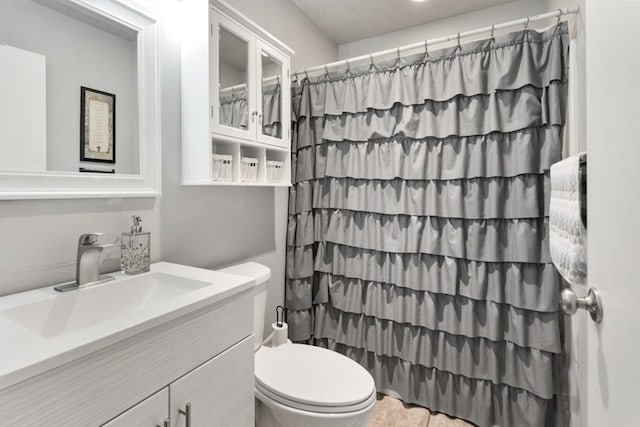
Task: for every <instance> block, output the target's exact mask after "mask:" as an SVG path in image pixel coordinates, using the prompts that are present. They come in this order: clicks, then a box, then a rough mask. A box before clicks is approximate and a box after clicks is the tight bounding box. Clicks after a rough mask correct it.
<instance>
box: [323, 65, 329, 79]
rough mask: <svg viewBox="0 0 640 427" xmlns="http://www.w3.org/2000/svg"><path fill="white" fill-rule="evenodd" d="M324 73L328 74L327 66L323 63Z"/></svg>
mask: <svg viewBox="0 0 640 427" xmlns="http://www.w3.org/2000/svg"><path fill="white" fill-rule="evenodd" d="M324 75H325V76H329V68H327V64H324Z"/></svg>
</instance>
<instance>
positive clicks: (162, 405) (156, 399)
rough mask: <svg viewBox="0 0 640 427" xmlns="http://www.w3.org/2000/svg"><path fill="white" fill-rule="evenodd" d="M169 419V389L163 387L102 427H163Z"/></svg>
mask: <svg viewBox="0 0 640 427" xmlns="http://www.w3.org/2000/svg"><path fill="white" fill-rule="evenodd" d="M168 419H169V388H168V387H165V388H163V389H162V390H160V391H159V392H157V393H156V394H154V395H152V396H151V397H149V398H148V399H145V400H143V401H142V402H140V403H138V404H137V405H136V406H134V407H133V408H131V409H129V410H128V411H127V412H125V413H123V414H121V415H119V416H117V417H116V418H114V419H113V420H111V421H109V422H108V423H106V424H104V425H103V426H102V427H134V426H140V427H156V426H158V427H164V426H168V425H169V424H168V423H166V424H165V421H167V420H168Z"/></svg>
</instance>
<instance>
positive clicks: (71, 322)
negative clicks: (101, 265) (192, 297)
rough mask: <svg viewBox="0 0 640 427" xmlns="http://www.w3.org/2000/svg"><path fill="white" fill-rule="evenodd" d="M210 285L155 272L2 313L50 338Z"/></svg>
mask: <svg viewBox="0 0 640 427" xmlns="http://www.w3.org/2000/svg"><path fill="white" fill-rule="evenodd" d="M209 285H211V283H208V282H204V281H200V280H193V279H187V278H184V277H180V276H175V275H171V274H167V273H157V272H154V273H147V274H143V275H140V276H132V277H125V278H123V279H122V280H117V281H112V282H107V283H104V284H101V285H97V286H90V287H87V288H80V289H77V290H75V291H71V292H67V293H64V294H61V295H59V296H58V297H57V298H51V299H48V300H44V301H38V302H34V303H31V304H25V305H23V306H18V307H15V308H12V309H8V310H4V311H2V312H1V314H2V316H4V317H6V318H8V319H10V320H12V321H13V322H15V323H17V324H18V325H20V326H22V327H24V328H26V329H28V330H29V331H31V332H33V333H36V334H38V335H40V336H42V337H45V338H50V337H55V336H59V335H63V334H68V333H72V332H75V331H78V330H80V329H83V328H88V327H90V326H93V325H95V324H96V323H100V322H103V321H106V320H109V319H113V318H115V317H120V316H125V315H127V314H128V313H132V312H136V311H140V310H144V309H145V308H148V307H150V306H153V305H157V304H162V303H163V302H166V301H168V300H171V299H173V298H176V297H180V296H182V295H185V294H187V293H189V292H192V291H194V290H198V289H202V288H204V287H206V286H209Z"/></svg>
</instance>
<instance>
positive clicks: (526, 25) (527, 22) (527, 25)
mask: <svg viewBox="0 0 640 427" xmlns="http://www.w3.org/2000/svg"><path fill="white" fill-rule="evenodd" d="M530 20H531V17H529V16H527V21H526V22H525V23H524V30H525V31H528V30H529V21H530Z"/></svg>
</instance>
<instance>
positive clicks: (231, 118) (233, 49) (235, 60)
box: [211, 15, 257, 139]
mask: <svg viewBox="0 0 640 427" xmlns="http://www.w3.org/2000/svg"><path fill="white" fill-rule="evenodd" d="M211 21H212V43H211V48H212V50H213V52H211V53H212V55H211V58H212V62H213V63H212V64H211V68H212V74H213V79H212V81H211V86H212V87H211V95H212V96H211V100H212V103H213V105H212V108H211V113H212V121H213V123H212V125H213V126H212V128H213V130H214V131H216V132H219V133H222V134H225V135H229V136H233V137H237V138H243V139H247V138H254V135H255V129H256V124H257V117H256V116H257V112H255V108H253V105H254V98H255V90H256V89H255V84H254V83H253V82H254V81H255V77H254V71H253V70H254V69H255V64H254V62H255V59H254V54H253V52H254V51H255V41H254V40H253V39H252V36H251V34H250V33H248V32H247V31H246V30H245V29H243V28H242V27H240V26H239V25H237V24H235V23H234V22H233V21H231V20H228V19H226V18H224V17H222V16H215V15H213V16H212V20H211Z"/></svg>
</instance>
